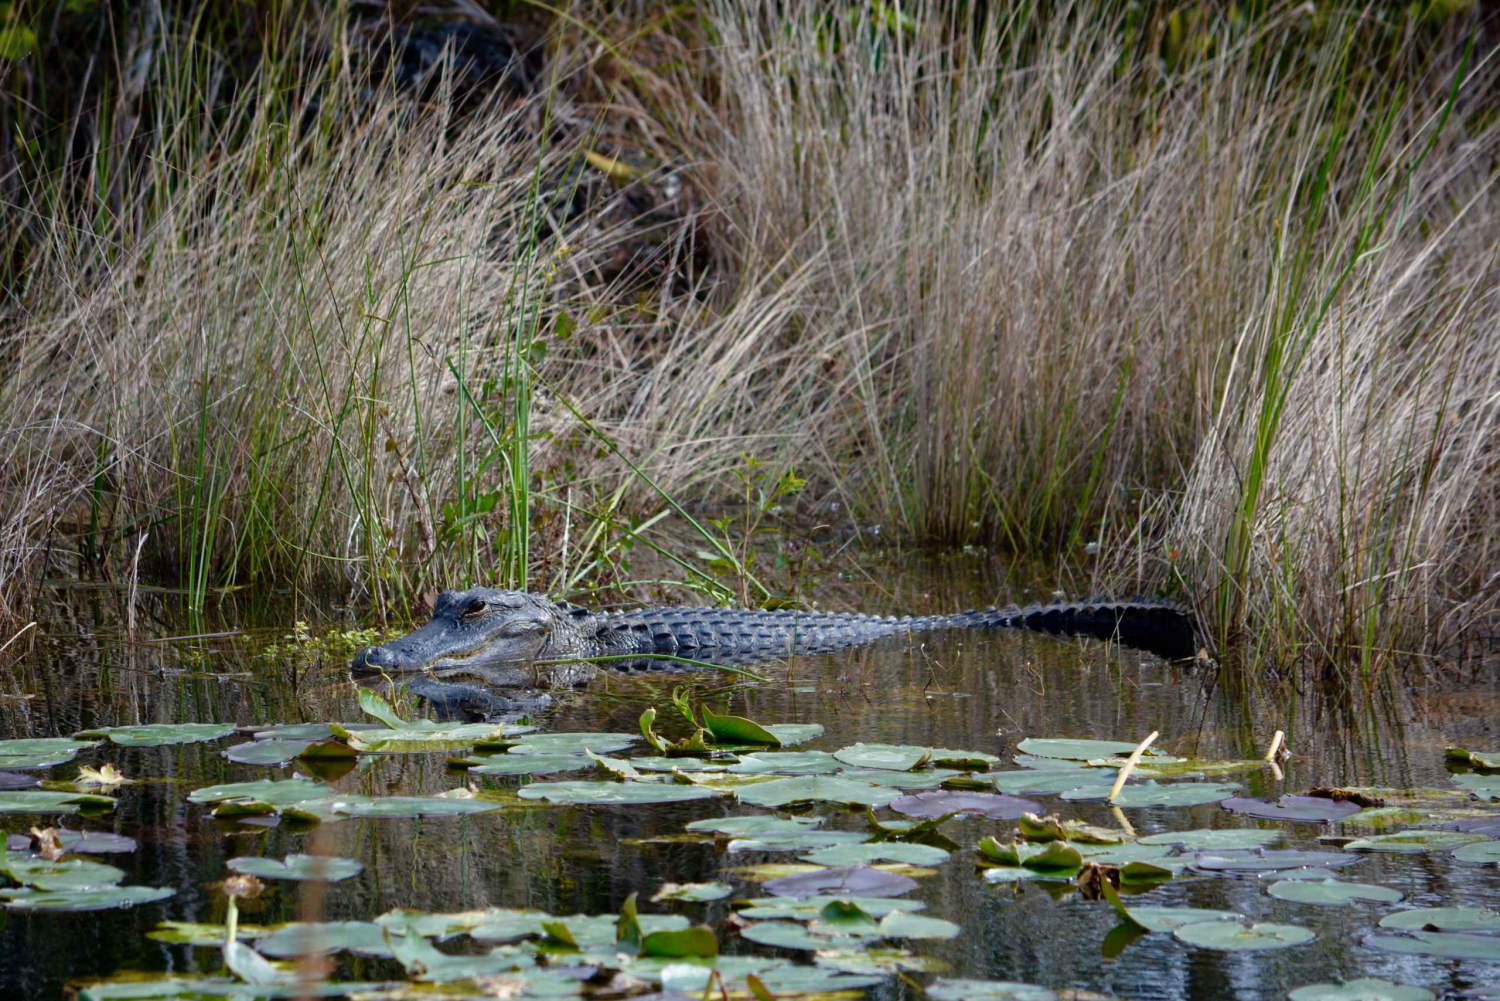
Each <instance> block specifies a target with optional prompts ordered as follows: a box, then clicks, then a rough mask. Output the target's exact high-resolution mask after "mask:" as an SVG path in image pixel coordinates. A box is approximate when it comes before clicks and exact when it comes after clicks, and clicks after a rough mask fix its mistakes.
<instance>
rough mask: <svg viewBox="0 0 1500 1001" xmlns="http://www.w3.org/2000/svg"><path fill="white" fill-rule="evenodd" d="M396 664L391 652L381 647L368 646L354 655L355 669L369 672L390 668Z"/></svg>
mask: <svg viewBox="0 0 1500 1001" xmlns="http://www.w3.org/2000/svg"><path fill="white" fill-rule="evenodd" d="M394 663H395V658H394V657H392V656H391V652H390V651H389V650H387V649H386V648H385V647H381V646H367V647H365V648H364V649H363V650H361V651H360V652H359V653H357V654H355V655H354V668H355V669H356V670H359V669H364V670H367V671H376V670H379V669H380V668H383V667H390V666H392V665H393V664H394Z"/></svg>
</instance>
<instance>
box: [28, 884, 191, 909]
mask: <svg viewBox="0 0 1500 1001" xmlns="http://www.w3.org/2000/svg"><path fill="white" fill-rule="evenodd" d="M8 892H13V891H0V895H6V894H7V893H8ZM176 892H177V891H176V890H174V889H172V888H171V887H169V886H162V887H156V886H108V887H98V888H95V889H88V890H66V891H62V892H58V893H30V894H27V895H25V896H9V897H8V899H6V900H5V906H6V907H7V908H8V909H10V910H13V911H47V912H69V913H71V912H75V911H111V910H117V909H121V908H126V907H135V906H137V905H138V904H152V903H155V902H156V901H158V900H165V899H167V898H168V897H170V896H172V895H173V894H174V893H176Z"/></svg>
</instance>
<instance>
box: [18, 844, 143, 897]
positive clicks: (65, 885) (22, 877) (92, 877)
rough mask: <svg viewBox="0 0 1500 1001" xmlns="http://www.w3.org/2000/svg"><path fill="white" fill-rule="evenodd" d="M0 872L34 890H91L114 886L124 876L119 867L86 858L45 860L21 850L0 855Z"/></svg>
mask: <svg viewBox="0 0 1500 1001" xmlns="http://www.w3.org/2000/svg"><path fill="white" fill-rule="evenodd" d="M0 873H5V874H6V875H8V876H9V877H10V878H11V879H13V880H15V881H16V882H17V883H20V884H21V885H23V886H29V887H31V888H32V889H35V890H43V891H49V892H50V891H56V890H92V889H100V888H102V887H107V886H114V885H115V884H116V883H118V882H120V880H122V879H124V878H125V873H124V871H123V870H121V869H116V868H115V867H114V866H112V865H105V864H104V863H102V862H90V861H89V860H87V859H78V858H65V859H59V860H58V861H56V862H49V861H48V860H47V859H45V858H40V857H37V856H32V855H30V854H29V853H25V852H6V853H5V854H4V855H3V856H0Z"/></svg>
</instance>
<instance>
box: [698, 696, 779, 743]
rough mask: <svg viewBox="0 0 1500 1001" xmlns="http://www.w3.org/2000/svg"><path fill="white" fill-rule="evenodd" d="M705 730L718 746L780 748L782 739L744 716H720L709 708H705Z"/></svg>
mask: <svg viewBox="0 0 1500 1001" xmlns="http://www.w3.org/2000/svg"><path fill="white" fill-rule="evenodd" d="M700 715H701V716H702V717H703V729H705V730H707V731H708V732H709V733H711V734H713V736H714V743H716V744H766V745H769V746H771V747H780V746H781V738H780V737H778V736H776V734H775V733H773V732H772V731H771V730H769V729H767V728H766V727H763V726H761V725H760V724H759V723H757V722H755V721H754V720H749V719H745V718H744V717H743V716H720V715H718V714H716V713H715V712H714V711H713V710H712V709H710V708H709V707H708V706H706V705H705V706H703V707H702V711H701V713H700Z"/></svg>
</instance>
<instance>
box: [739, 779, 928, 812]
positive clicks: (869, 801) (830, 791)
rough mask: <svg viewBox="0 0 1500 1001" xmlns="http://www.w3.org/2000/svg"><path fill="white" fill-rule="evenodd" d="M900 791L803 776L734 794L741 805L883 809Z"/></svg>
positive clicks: (780, 780)
mask: <svg viewBox="0 0 1500 1001" xmlns="http://www.w3.org/2000/svg"><path fill="white" fill-rule="evenodd" d="M900 795H901V793H900V791H899V790H897V789H890V788H886V787H884V786H875V785H871V784H870V783H869V782H863V781H855V780H852V779H844V778H838V777H835V776H829V775H803V776H798V777H797V778H789V779H775V780H773V781H770V782H762V783H759V784H758V785H752V786H747V787H745V788H743V789H739V790H737V791H736V792H735V797H736V798H737V799H738V800H739V801H740V802H741V803H749V804H751V805H752V806H770V807H779V806H787V805H789V804H792V803H848V804H857V805H860V806H884V805H886V804H887V803H889V802H891V801H892V800H894V799H896V798H897V797H898V796H900Z"/></svg>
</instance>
